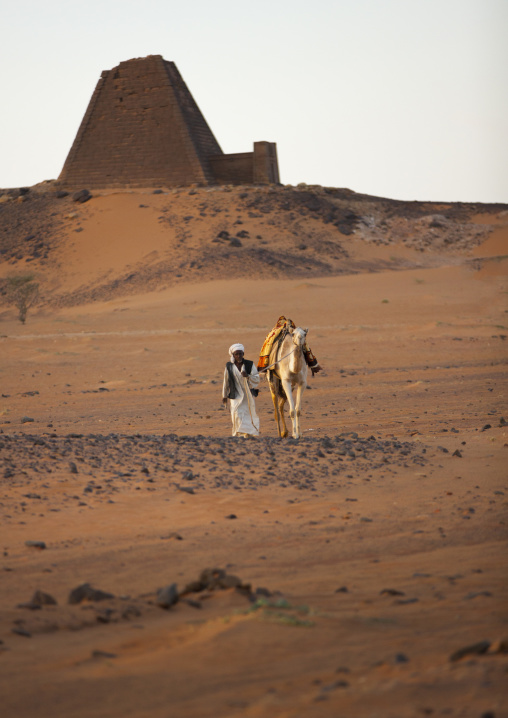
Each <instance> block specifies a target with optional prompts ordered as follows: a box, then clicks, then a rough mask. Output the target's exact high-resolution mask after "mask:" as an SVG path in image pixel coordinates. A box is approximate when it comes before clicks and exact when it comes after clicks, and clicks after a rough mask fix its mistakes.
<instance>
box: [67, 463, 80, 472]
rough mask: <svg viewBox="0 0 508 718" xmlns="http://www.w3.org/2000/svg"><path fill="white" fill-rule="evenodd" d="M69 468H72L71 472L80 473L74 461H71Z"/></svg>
mask: <svg viewBox="0 0 508 718" xmlns="http://www.w3.org/2000/svg"><path fill="white" fill-rule="evenodd" d="M69 469H70V472H71V474H77V473H78V467H77V466H76V464H75V462H74V461H69Z"/></svg>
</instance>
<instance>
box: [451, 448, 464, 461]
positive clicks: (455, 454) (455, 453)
mask: <svg viewBox="0 0 508 718" xmlns="http://www.w3.org/2000/svg"><path fill="white" fill-rule="evenodd" d="M452 456H458V457H459V459H462V454H461V452H460V451H459V450H458V449H455V451H454V452H453V454H452Z"/></svg>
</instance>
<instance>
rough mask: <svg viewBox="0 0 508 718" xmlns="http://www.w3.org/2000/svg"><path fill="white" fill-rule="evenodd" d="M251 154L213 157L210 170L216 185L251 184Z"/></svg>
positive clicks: (252, 176) (242, 153)
mask: <svg viewBox="0 0 508 718" xmlns="http://www.w3.org/2000/svg"><path fill="white" fill-rule="evenodd" d="M253 158H254V153H253V152H239V153H237V154H230V155H225V154H222V155H213V156H212V157H210V168H211V171H212V174H213V179H214V182H215V183H216V184H252V183H253V179H254V175H253Z"/></svg>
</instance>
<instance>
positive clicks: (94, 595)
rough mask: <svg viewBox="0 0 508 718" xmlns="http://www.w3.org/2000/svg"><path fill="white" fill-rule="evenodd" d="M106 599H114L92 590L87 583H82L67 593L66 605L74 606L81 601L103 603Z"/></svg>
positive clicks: (96, 589) (109, 595)
mask: <svg viewBox="0 0 508 718" xmlns="http://www.w3.org/2000/svg"><path fill="white" fill-rule="evenodd" d="M108 598H114V595H113V594H112V593H107V592H106V591H101V590H100V589H98V588H92V586H90V584H89V583H82V584H81V585H80V586H77V587H76V588H74V589H72V591H71V592H70V593H69V598H68V603H70V604H72V605H75V604H77V603H81V602H82V601H105V600H107V599H108Z"/></svg>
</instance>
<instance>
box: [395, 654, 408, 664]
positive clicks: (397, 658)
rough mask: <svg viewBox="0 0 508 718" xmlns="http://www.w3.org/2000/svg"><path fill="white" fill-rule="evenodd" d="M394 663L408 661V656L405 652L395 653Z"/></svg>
mask: <svg viewBox="0 0 508 718" xmlns="http://www.w3.org/2000/svg"><path fill="white" fill-rule="evenodd" d="M395 663H409V658H408V657H407V656H406V654H405V653H397V654H396V655H395Z"/></svg>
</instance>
